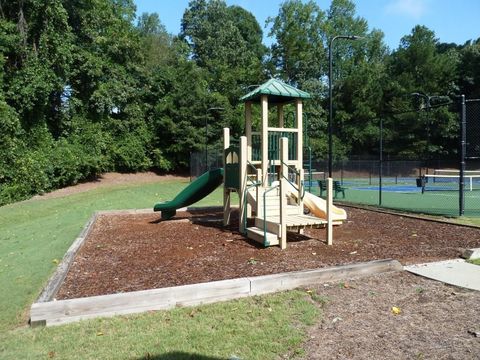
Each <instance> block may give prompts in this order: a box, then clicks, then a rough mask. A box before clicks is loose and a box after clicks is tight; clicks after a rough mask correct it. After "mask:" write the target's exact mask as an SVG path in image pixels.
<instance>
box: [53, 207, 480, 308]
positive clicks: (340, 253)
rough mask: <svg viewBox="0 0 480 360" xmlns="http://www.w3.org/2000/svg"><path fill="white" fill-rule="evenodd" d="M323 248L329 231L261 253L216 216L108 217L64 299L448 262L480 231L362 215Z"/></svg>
mask: <svg viewBox="0 0 480 360" xmlns="http://www.w3.org/2000/svg"><path fill="white" fill-rule="evenodd" d="M348 216H349V220H348V222H347V223H345V224H344V225H342V226H339V227H336V228H335V231H334V245H333V246H327V245H326V244H325V230H324V229H309V230H306V232H305V235H306V236H302V235H298V234H291V235H289V243H288V248H287V249H286V250H280V248H279V247H270V248H263V247H261V246H259V245H257V244H256V243H254V242H252V241H249V240H247V239H246V238H245V237H244V236H242V235H241V234H239V233H238V231H237V229H238V225H237V223H235V219H234V221H233V222H232V225H231V226H230V227H228V228H223V227H222V225H221V219H222V214H221V213H220V212H214V211H203V212H182V213H178V214H177V216H176V217H175V218H174V219H172V220H169V221H160V216H159V214H134V215H103V216H100V217H99V218H98V220H97V222H96V223H95V225H94V227H93V229H92V232H91V233H90V236H89V237H88V239H87V240H86V242H85V244H84V246H83V247H82V249H81V250H80V252H79V253H78V255H77V257H76V259H75V262H74V264H73V265H72V267H71V269H70V271H69V273H68V275H67V278H66V279H65V282H64V284H63V286H62V288H61V289H60V292H59V294H58V296H57V298H58V299H66V298H76V297H84V296H93V295H103V294H111V293H119V292H128V291H136V290H145V289H151V288H160V287H167V286H176V285H184V284H192V283H199V282H207V281H213V280H221V279H230V278H237V277H242V276H257V275H266V274H273V273H280V272H286V271H295V270H303V269H315V268H321V267H326V266H332V265H339V264H350V263H357V262H363V261H369V260H377V259H386V258H394V259H397V260H399V261H400V262H402V263H403V264H412V263H420V262H427V261H435V260H444V259H449V258H454V257H456V256H457V248H459V247H463V248H471V247H478V246H480V230H479V229H472V228H466V227H462V226H458V225H450V224H441V223H435V222H430V221H425V220H418V219H412V218H406V217H402V216H397V215H391V214H384V213H378V212H373V211H368V210H361V209H353V208H351V209H348Z"/></svg>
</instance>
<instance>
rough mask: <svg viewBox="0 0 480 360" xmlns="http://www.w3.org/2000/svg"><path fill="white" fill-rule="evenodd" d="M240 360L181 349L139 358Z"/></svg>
mask: <svg viewBox="0 0 480 360" xmlns="http://www.w3.org/2000/svg"><path fill="white" fill-rule="evenodd" d="M229 359H232V360H234V359H235V360H237V359H238V360H240V358H237V357H235V356H232V357H228V358H219V357H212V356H205V355H199V354H194V353H186V352H181V351H174V352H169V353H166V354H162V355H149V354H147V355H145V356H144V357H141V358H138V360H229Z"/></svg>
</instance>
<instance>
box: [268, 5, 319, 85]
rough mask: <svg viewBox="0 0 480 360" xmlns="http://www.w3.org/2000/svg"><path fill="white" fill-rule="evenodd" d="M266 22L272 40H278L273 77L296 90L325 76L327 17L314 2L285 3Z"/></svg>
mask: <svg viewBox="0 0 480 360" xmlns="http://www.w3.org/2000/svg"><path fill="white" fill-rule="evenodd" d="M267 21H268V23H270V24H272V28H271V30H270V33H269V36H273V37H275V40H276V42H275V43H274V44H272V47H271V58H270V63H271V64H272V68H273V70H272V71H273V74H275V73H278V74H279V75H280V77H281V78H283V80H285V81H286V82H288V83H291V84H294V85H297V86H300V85H301V84H303V83H304V82H305V81H306V80H310V79H315V78H316V79H319V78H320V77H321V76H322V75H323V74H326V71H327V70H326V66H327V54H326V50H325V46H324V43H325V36H324V35H325V31H324V30H325V29H324V28H325V13H324V12H323V11H322V10H321V9H320V8H319V7H318V5H317V4H316V3H315V2H314V1H309V2H307V3H303V2H302V1H300V0H290V1H286V2H284V3H282V4H281V6H280V9H279V12H278V15H277V16H276V17H275V18H269V19H268V20H267Z"/></svg>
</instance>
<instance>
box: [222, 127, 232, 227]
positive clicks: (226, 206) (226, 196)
mask: <svg viewBox="0 0 480 360" xmlns="http://www.w3.org/2000/svg"><path fill="white" fill-rule="evenodd" d="M229 147H230V129H229V128H223V155H222V159H223V169H224V172H223V174H224V176H223V226H227V225H229V224H230V195H231V193H230V189H227V187H226V186H225V174H226V172H225V169H226V159H225V150H227V149H228V148H229Z"/></svg>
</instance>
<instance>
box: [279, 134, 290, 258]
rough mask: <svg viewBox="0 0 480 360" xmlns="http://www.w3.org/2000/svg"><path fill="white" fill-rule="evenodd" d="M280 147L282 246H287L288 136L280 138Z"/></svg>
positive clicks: (283, 247)
mask: <svg viewBox="0 0 480 360" xmlns="http://www.w3.org/2000/svg"><path fill="white" fill-rule="evenodd" d="M278 147H279V148H280V161H281V163H280V227H281V230H280V248H282V249H286V248H287V180H286V179H285V178H288V168H287V165H286V164H287V163H288V138H286V137H282V138H280V140H279V144H278Z"/></svg>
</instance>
